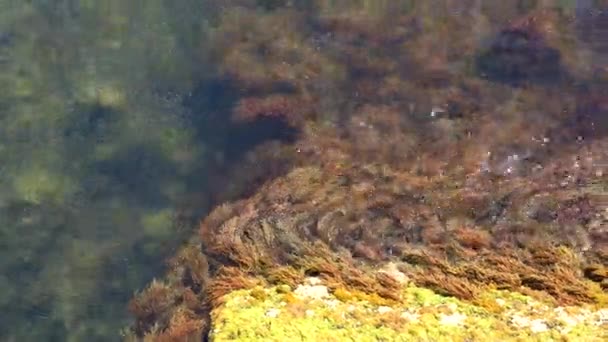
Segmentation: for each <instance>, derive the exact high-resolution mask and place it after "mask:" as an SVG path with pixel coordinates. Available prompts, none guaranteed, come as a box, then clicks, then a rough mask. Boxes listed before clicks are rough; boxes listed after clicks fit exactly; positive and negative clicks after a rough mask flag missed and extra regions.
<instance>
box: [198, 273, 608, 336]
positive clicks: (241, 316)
mask: <svg viewBox="0 0 608 342" xmlns="http://www.w3.org/2000/svg"><path fill="white" fill-rule="evenodd" d="M314 286H315V287H319V288H322V289H324V290H325V292H327V287H325V286H323V285H314ZM305 287H308V288H309V289H310V288H311V285H304V284H302V285H299V286H298V287H297V288H296V289H295V290H294V292H287V293H285V292H284V291H283V289H281V287H280V286H276V287H267V288H265V289H263V290H261V289H260V288H256V289H245V290H238V291H234V292H232V293H229V294H227V295H226V296H225V298H224V304H222V305H220V306H219V307H216V308H215V309H214V310H213V312H212V313H211V315H212V320H213V326H212V328H211V333H210V338H211V340H212V341H215V342H219V341H523V340H525V341H556V340H565V341H603V340H604V339H605V338H606V337H608V310H607V309H597V308H593V307H564V306H555V305H551V304H548V303H544V302H541V301H538V300H534V299H532V298H531V297H528V296H525V295H522V294H519V293H517V292H508V291H499V290H489V291H487V292H485V293H483V294H482V296H480V297H479V298H478V299H479V303H480V304H473V303H471V302H465V301H462V300H458V299H455V298H453V297H445V296H441V295H439V294H437V293H435V292H433V291H431V290H428V289H424V288H420V287H417V286H414V285H412V284H411V283H409V284H406V285H404V286H403V287H402V289H401V293H400V297H401V299H400V300H399V301H397V302H394V303H392V304H390V305H379V304H375V303H370V302H367V301H362V300H356V299H349V300H344V299H343V298H342V300H341V299H339V298H337V296H336V294H335V293H333V294H326V295H323V296H317V295H302V293H303V292H304V293H306V291H299V290H301V289H303V288H305ZM260 291H263V292H264V293H265V296H259V295H256V293H257V292H260ZM298 292H299V293H298ZM318 292H323V291H319V290H317V291H313V293H318Z"/></svg>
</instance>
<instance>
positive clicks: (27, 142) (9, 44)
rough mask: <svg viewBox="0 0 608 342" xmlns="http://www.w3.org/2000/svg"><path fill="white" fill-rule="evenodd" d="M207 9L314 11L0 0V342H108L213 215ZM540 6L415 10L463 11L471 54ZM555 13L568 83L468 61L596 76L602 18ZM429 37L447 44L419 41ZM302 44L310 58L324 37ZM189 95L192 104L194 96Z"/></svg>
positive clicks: (191, 0) (427, 15)
mask: <svg viewBox="0 0 608 342" xmlns="http://www.w3.org/2000/svg"><path fill="white" fill-rule="evenodd" d="M220 3H222V4H223V5H222V6H234V5H238V4H241V5H245V6H259V9H260V11H271V10H273V9H274V8H276V7H278V6H284V5H290V6H295V7H297V8H299V9H300V10H301V11H302V15H307V14H306V13H308V12H307V11H310V10H311V9H310V8H311V7H313V6H314V5H313V3H314V1H304V0H302V1H253V0H252V1H247V0H242V1H224V2H222V1H205V0H175V1H163V0H147V1H141V0H131V1H124V0H123V1H119V0H107V1H91V0H60V1H43V0H33V1H13V0H0V71H1V72H0V313H1V314H0V340H10V341H45V340H49V341H51V340H53V341H65V340H72V341H84V340H86V341H95V340H103V341H106V340H116V339H117V338H118V336H119V335H118V334H119V331H120V329H121V327H123V326H124V325H125V324H126V323H127V322H128V316H127V313H126V310H125V304H126V302H127V301H128V300H129V298H130V297H131V296H132V294H133V292H134V291H136V290H137V289H140V288H141V287H143V286H144V285H145V284H146V283H147V282H148V281H150V280H151V279H152V278H153V277H155V276H159V275H161V274H162V270H163V262H162V260H163V259H164V258H166V257H167V256H169V255H171V253H172V252H173V251H174V250H175V248H176V247H177V246H179V244H180V243H181V242H183V241H184V239H186V238H188V237H189V236H190V235H191V234H192V232H193V230H194V229H196V228H195V226H196V224H195V223H196V220H197V219H198V218H200V216H201V215H204V214H205V213H206V211H207V210H208V209H209V207H210V205H213V200H212V191H217V189H214V190H212V187H211V185H210V184H209V182H208V181H207V176H208V174H209V173H210V172H213V171H212V170H214V169H216V168H218V167H219V166H221V165H222V163H223V161H224V160H226V159H230V158H233V157H234V154H236V153H238V152H240V151H241V150H243V149H245V148H246V146H243V145H244V144H239V143H238V142H236V143H235V142H234V141H232V140H231V137H228V136H224V135H222V134H226V132H227V131H226V130H225V129H216V127H209V126H208V122H207V121H205V120H204V119H201V116H203V115H204V114H205V111H206V110H209V111H211V110H212V109H213V108H212V107H215V106H219V107H221V105H220V104H218V102H221V100H220V99H219V98H221V97H222V96H229V95H226V94H223V93H222V90H221V89H219V90H218V89H214V88H213V87H210V88H203V89H207V90H206V91H207V92H208V93H209V92H212V93H213V94H204V93H203V94H201V93H200V88H197V85H199V84H201V82H204V81H205V80H208V79H211V78H213V76H214V73H215V72H216V70H215V69H214V62H213V58H212V56H210V55H209V51H210V50H211V47H210V46H211V45H210V44H211V43H210V42H209V39H208V38H209V35H210V34H211V33H212V32H213V25H214V22H215V19H216V14H217V13H218V11H221V7H222V6H220V5H219V4H220ZM412 3H413V2H412V1H332V2H331V4H330V5H327V6H326V7H325V10H331V11H340V10H341V9H343V8H347V7H352V6H359V7H360V8H361V10H362V12H361V13H362V14H361V15H363V16H365V15H369V16H373V15H375V13H377V12H378V11H385V10H386V9H387V8H388V7H390V8H392V10H395V11H408V10H410V9H411V8H413V5H412ZM542 3H547V2H546V1H517V2H513V3H511V2H509V4H507V2H500V1H484V2H481V1H474V0H471V1H460V2H457V1H430V2H429V5H428V6H427V8H426V10H425V11H422V12H421V13H420V14H419V15H420V16H421V19H422V21H429V22H431V23H432V22H433V21H437V22H438V23H439V22H441V18H442V16H447V15H450V16H458V15H460V13H462V12H463V11H468V12H470V11H476V12H477V13H478V18H479V20H478V21H477V22H471V23H470V25H478V26H479V30H478V31H475V32H478V34H479V36H478V37H473V38H472V41H474V42H475V43H476V44H478V45H479V46H483V45H484V44H487V40H488V37H491V35H492V34H494V33H495V32H496V30H497V29H498V28H500V27H502V26H504V25H506V24H507V23H508V20H509V19H511V18H515V17H517V16H518V15H521V14H522V13H525V12H526V11H527V10H529V8H532V7H535V6H540V5H542ZM556 3H558V6H562V7H563V8H564V9H565V10H570V11H578V12H577V13H578V17H577V18H578V19H577V20H580V25H581V26H580V27H581V29H580V32H582V33H581V34H580V35H579V36H573V37H572V39H571V42H570V43H571V49H576V50H577V51H580V55H579V56H578V57H577V58H579V62H577V63H573V64H572V65H573V66H574V67H575V68H574V69H571V70H573V71H574V73H575V74H574V75H570V74H569V75H558V73H560V70H558V69H553V68H551V63H552V61H553V59H552V57H551V54H550V53H548V54H547V55H546V59H545V60H544V63H545V66H548V68H541V69H540V70H539V71H538V72H536V71H535V72H533V74H531V75H528V74H526V75H519V74H517V73H515V74H513V73H505V71H504V69H502V68H501V65H502V64H501V63H503V62H504V61H500V60H499V59H497V57H496V56H493V55H489V56H487V59H483V58H482V59H480V61H481V62H480V65H481V68H482V69H483V70H486V71H487V74H488V75H487V76H488V77H494V78H495V79H496V81H497V82H507V83H509V82H513V81H515V82H514V83H517V80H518V79H521V78H525V79H527V80H529V79H534V78H538V79H539V80H549V81H548V82H549V83H555V82H562V81H564V82H583V81H581V80H584V79H585V77H588V78H589V77H591V76H592V74H593V71H592V70H594V68H601V67H602V66H605V65H606V60H607V57H606V56H607V55H608V53H607V52H606V51H608V44H606V43H605V42H603V41H602V38H601V37H603V36H602V34H603V33H602V32H606V33H607V34H608V29H607V28H606V26H608V25H604V26H602V25H601V24H599V23H600V22H601V19H598V18H605V19H606V18H608V15H604V17H602V16H601V15H602V14H598V13H600V12H601V11H602V10H603V11H605V10H606V7H601V4H599V2H598V3H594V2H593V1H557V2H556ZM539 4H540V5H539ZM604 5H606V4H604ZM416 8H419V7H416ZM602 8H603V9H602ZM598 11H600V12H598ZM589 13H592V14H589ZM607 20H608V19H607ZM269 29H270V28H269ZM558 34H559V33H558ZM434 37H435V38H438V39H439V38H440V39H445V38H449V37H450V34H449V33H447V34H446V33H443V34H442V35H437V36H433V35H429V36H428V38H427V39H434ZM598 37H600V38H598ZM317 39H318V47H319V48H323V46H324V45H323V44H324V41H323V40H325V39H332V38H331V37H322V36H319V37H317ZM215 43H217V42H215ZM435 43H436V44H437V46H439V47H441V46H442V44H452V45H453V44H458V42H450V41H449V40H439V41H437V42H435ZM468 43H470V42H462V44H468ZM515 68H516V67H515ZM513 78H515V80H514V79H513ZM558 79H559V80H558ZM321 86H322V85H321ZM195 89H199V91H198V92H196V93H195V95H196V96H200V97H202V98H206V100H200V99H199V98H196V96H195V97H194V98H193V97H192V96H191V94H192V93H193V91H194V90H195ZM199 100H200V101H199ZM192 103H196V105H191V104H192ZM193 108H194V109H193ZM255 140H256V139H255V138H254V139H253V140H252V141H255ZM248 143H251V142H250V141H249V142H248ZM226 151H228V152H229V153H232V154H233V155H228V156H226V155H225V154H226ZM193 208H194V209H193Z"/></svg>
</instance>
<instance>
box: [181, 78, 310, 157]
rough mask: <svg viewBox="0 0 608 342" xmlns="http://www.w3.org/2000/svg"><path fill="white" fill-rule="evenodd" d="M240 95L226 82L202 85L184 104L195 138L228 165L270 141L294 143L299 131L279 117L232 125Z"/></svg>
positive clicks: (204, 83)
mask: <svg viewBox="0 0 608 342" xmlns="http://www.w3.org/2000/svg"><path fill="white" fill-rule="evenodd" d="M241 96H242V94H241V93H240V91H239V89H237V88H235V87H234V86H233V83H232V82H231V81H230V80H229V79H212V80H208V81H204V82H201V83H200V84H199V85H198V86H197V87H196V88H195V89H194V91H193V92H192V93H191V94H190V96H188V97H187V98H186V99H185V100H184V106H185V107H186V108H188V109H189V110H190V112H191V121H192V124H193V126H194V127H195V128H196V132H197V135H198V138H199V139H200V141H201V142H203V143H204V144H207V145H209V146H212V149H213V150H215V151H221V152H223V153H224V155H225V157H226V160H227V161H237V160H238V159H239V158H240V157H241V156H242V155H243V154H245V153H246V152H247V151H250V150H251V149H253V148H254V147H255V146H257V145H259V144H262V143H264V142H266V141H270V140H279V141H281V142H284V143H293V142H294V141H295V139H296V137H297V134H298V131H297V129H295V128H294V127H292V126H290V125H288V124H287V122H285V121H284V120H282V119H280V118H278V117H264V118H259V119H257V120H254V121H251V122H235V121H233V120H232V118H231V112H232V109H233V108H234V106H235V105H236V103H237V101H238V100H239V99H240V98H241Z"/></svg>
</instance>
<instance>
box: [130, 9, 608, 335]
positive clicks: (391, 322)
mask: <svg viewBox="0 0 608 342" xmlns="http://www.w3.org/2000/svg"><path fill="white" fill-rule="evenodd" d="M574 5H575V3H574V2H564V3H563V4H562V6H549V5H547V4H546V3H545V2H537V1H523V2H520V3H518V4H515V3H509V4H504V5H498V4H497V3H492V4H490V3H489V2H483V3H482V2H480V1H465V2H462V3H461V2H459V3H458V4H457V3H455V2H452V1H438V2H433V3H431V2H416V3H414V2H409V1H390V2H389V1H374V2H371V1H348V2H340V1H337V2H326V1H310V2H306V4H304V2H299V1H293V2H290V1H286V2H280V1H276V2H275V1H271V2H268V1H264V2H259V1H231V2H227V3H226V4H225V6H224V7H223V8H222V10H221V11H219V12H218V13H217V17H216V20H215V21H214V28H213V31H212V32H211V33H210V34H209V36H208V37H207V39H208V42H209V54H210V57H209V59H210V60H211V61H212V62H211V63H212V64H213V65H214V67H216V71H217V74H216V78H215V79H214V81H213V82H214V84H215V86H217V87H219V88H222V89H231V90H232V91H231V92H230V96H228V97H224V96H213V97H210V98H209V101H216V100H217V101H219V102H221V104H222V107H221V108H222V110H220V111H217V112H215V113H214V114H213V115H215V117H222V118H223V119H221V120H228V121H230V122H232V123H236V124H237V125H241V124H245V123H251V122H259V120H262V121H263V120H269V122H274V125H277V126H276V127H280V130H281V131H283V130H285V131H286V132H289V134H288V138H287V139H284V140H282V142H278V141H274V142H269V143H264V144H262V145H259V146H258V147H256V148H253V149H251V150H249V151H248V152H247V153H245V154H244V155H243V157H242V158H240V159H239V160H238V161H236V162H235V163H233V164H231V167H230V170H231V171H230V172H227V173H226V174H225V175H224V177H220V179H223V180H224V182H226V183H223V182H220V184H231V186H230V187H228V188H227V189H226V190H227V193H228V194H232V196H231V197H232V199H229V198H227V197H228V196H226V195H218V196H217V197H215V198H214V202H215V203H216V205H215V206H214V209H213V210H212V211H211V212H210V213H209V214H208V215H207V216H205V217H204V218H203V219H202V221H201V223H200V227H199V235H198V236H194V237H192V239H191V240H190V241H189V243H188V244H187V246H185V247H183V248H181V249H180V250H179V251H178V252H177V253H176V254H175V256H174V257H173V258H171V259H170V260H169V262H168V267H167V272H166V275H165V276H164V277H162V278H159V279H157V280H155V281H154V282H152V283H151V284H150V285H149V286H148V287H145V288H144V289H142V290H141V291H140V292H139V293H138V294H136V295H135V297H134V298H133V299H132V300H131V304H130V311H131V313H132V314H133V316H134V317H135V323H134V324H133V325H132V326H130V327H128V328H126V329H125V331H124V334H125V338H126V339H127V340H144V341H156V340H166V341H177V340H200V339H201V338H202V337H203V336H205V337H206V336H209V337H210V338H212V339H214V340H217V341H220V340H238V339H239V338H241V339H251V340H255V339H256V338H257V339H260V340H268V339H272V338H275V339H277V340H278V339H280V338H281V337H285V338H302V339H303V338H305V337H307V336H303V335H302V334H303V333H302V331H300V332H298V331H294V330H289V329H288V328H286V327H285V326H284V325H283V324H281V323H284V322H285V321H283V320H282V319H287V320H289V321H290V322H297V324H295V326H297V327H298V328H299V329H306V330H307V331H310V333H311V334H318V335H316V336H317V337H318V338H320V339H322V340H337V339H339V338H343V337H345V336H352V335H340V334H342V333H345V331H343V330H341V329H342V328H344V329H345V330H348V329H346V327H347V326H352V327H355V328H353V329H354V330H355V331H358V333H357V334H355V336H359V337H361V338H362V339H363V340H365V338H369V340H375V339H380V338H385V339H388V340H392V339H398V338H403V339H404V340H408V336H410V337H413V338H415V337H420V338H425V337H426V338H434V337H437V336H439V335H442V334H444V333H451V334H454V335H452V337H453V338H454V339H456V340H458V339H460V340H467V339H469V340H470V339H473V340H476V339H477V340H479V339H480V338H481V336H483V334H485V333H487V332H488V331H493V332H495V333H496V334H497V338H505V339H508V338H512V339H514V340H516V339H517V338H524V337H526V338H527V337H529V338H536V339H539V340H542V339H545V338H562V337H563V338H568V337H572V338H576V337H577V336H579V337H580V336H588V337H596V336H600V335H601V334H605V333H606V329H607V327H606V322H605V321H602V318H601V317H600V316H601V315H602V314H604V313H605V311H602V309H604V310H605V308H606V307H607V306H608V297H607V291H608V273H607V272H608V236H607V233H608V230H607V229H606V227H607V226H606V224H608V211H607V209H608V197H607V194H606V186H607V185H608V182H607V179H606V174H607V172H608V170H607V169H606V168H607V167H608V152H607V151H608V149H607V148H608V136H606V133H607V132H608V131H607V129H608V122H607V121H606V120H605V118H606V115H608V106H607V105H606V103H607V102H606V101H607V97H606V94H607V93H606V89H607V88H606V86H607V83H606V79H605V78H604V77H605V76H603V75H602V74H601V73H600V72H597V70H596V69H594V68H587V66H588V65H592V64H593V63H595V65H597V63H596V62H597V60H598V59H597V54H598V51H599V50H598V48H597V46H594V45H589V44H586V43H585V44H582V43H581V42H580V40H579V39H578V34H579V31H578V30H579V28H580V26H577V25H580V24H581V20H583V19H580V17H579V18H578V19H576V20H573V18H575V14H576V13H577V12H576V7H575V6H574ZM259 6H261V7H259ZM261 8H263V10H261ZM454 13H457V15H455V14H454ZM577 20H578V22H577ZM594 25H595V24H594ZM593 61H596V62H593ZM599 66H601V65H599ZM222 94H224V93H222ZM222 94H218V95H222ZM224 95H225V94H224ZM222 115H223V116H222ZM211 118H213V116H212V117H211ZM264 170H268V171H267V172H264ZM261 174H266V175H267V176H268V177H261V176H258V175H261ZM236 189H239V190H238V191H237V190H236ZM220 192H221V191H220ZM218 193H219V192H218ZM387 265H393V267H394V268H396V271H395V272H390V273H391V274H387V273H386V272H384V273H382V272H380V273H378V272H375V270H378V269H383V268H384V267H386V266H387ZM396 274H399V276H397V275H396ZM311 277H312V278H315V279H320V281H322V282H323V285H324V287H325V291H326V292H327V296H328V297H329V296H331V297H332V298H333V299H335V300H336V301H337V302H336V301H332V303H334V304H332V305H345V306H344V307H346V306H347V305H348V304H346V303H353V302H365V303H366V304H364V306H366V307H367V308H369V307H371V309H370V310H380V308H381V307H382V308H393V309H391V310H394V308H395V307H398V308H399V305H402V304H403V302H402V301H403V300H404V298H403V294H404V292H403V291H405V292H406V293H409V294H410V295H411V296H414V297H416V298H418V299H419V297H425V296H428V298H430V299H429V300H430V301H431V302H433V303H435V304H436V305H435V304H433V305H429V307H428V308H426V309H423V310H422V312H416V313H412V312H409V313H408V315H410V316H408V317H411V315H414V314H416V315H418V314H420V315H422V316H424V319H422V322H421V323H420V325H410V326H411V328H412V330H411V331H403V329H404V325H403V324H402V323H403V322H402V321H401V319H402V318H403V317H401V316H399V317H393V316H394V315H393V316H391V317H393V318H392V319H391V318H387V319H383V318H377V319H378V320H377V321H373V320H374V319H376V317H374V318H369V319H370V320H372V321H373V322H371V323H369V326H367V325H365V324H367V323H366V321H365V319H366V318H367V317H363V316H362V315H361V314H359V316H358V317H354V318H352V317H351V318H352V320H351V318H344V317H343V318H339V317H333V316H332V317H325V316H323V315H324V314H322V316H321V317H323V319H316V318H315V317H317V316H315V315H316V312H317V311H316V309H315V308H311V307H310V306H307V305H309V304H311V303H309V302H308V301H303V302H302V299H301V298H298V296H295V295H293V294H292V292H293V291H295V289H297V288H298V287H299V286H301V285H302V284H304V283H305V282H306V281H307V279H310V278H311ZM401 278H403V279H407V280H408V282H407V283H408V284H409V285H407V286H406V289H405V290H404V287H403V283H402V282H401V281H400V279H401ZM313 286H314V285H313ZM317 290H319V291H323V290H320V289H317ZM494 296H497V297H498V298H499V299H500V300H499V301H496V300H495V298H496V297H494ZM406 297H407V296H406ZM490 297H492V298H490ZM522 298H525V300H523V301H524V302H526V303H543V304H542V306H543V310H545V311H546V312H553V313H555V312H557V311H560V312H561V311H563V310H566V311H568V310H574V311H572V312H578V311H577V310H583V311H585V310H590V311H589V312H595V313H597V315H596V314H594V315H596V316H597V317H596V316H594V317H595V318H597V321H596V323H597V322H599V323H597V324H596V323H591V321H589V322H587V323H584V324H583V325H582V326H580V327H577V328H572V329H571V330H568V329H566V330H567V331H566V332H565V333H564V334H565V335H560V334H562V333H561V332H559V331H558V332H556V331H557V330H556V329H553V328H551V329H549V327H548V325H551V326H552V327H553V324H554V323H555V322H553V323H548V322H545V321H542V322H537V318H538V317H532V316H534V315H532V316H530V315H528V313H530V312H532V311H533V309H532V308H531V307H526V306H525V305H523V306H519V304H518V308H519V309H521V310H523V311H521V312H520V313H517V312H510V315H511V314H512V315H514V316H509V317H511V318H510V320H509V319H507V318H504V317H501V316H500V313H502V312H503V311H504V308H502V309H501V304H500V303H503V304H505V303H510V304H508V305H511V304H512V301H513V302H519V301H520V299H522ZM410 299H411V298H410ZM447 302H450V303H452V304H451V305H448V306H449V308H448V309H449V310H448V311H449V312H448V311H445V310H447V309H446V308H445V307H444V306H442V305H444V304H445V305H447V304H446V303H447ZM281 303H283V304H281ZM343 303H344V304H343ZM399 303H401V304H399ZM408 303H409V304H411V303H410V302H408ZM442 303H443V304H442ZM281 305H284V308H275V306H281ZM353 305H354V304H353ZM530 305H531V306H534V305H532V304H530ZM242 306H246V309H242V310H236V309H235V308H238V307H242ZM461 306H462V307H464V308H465V309H462V310H464V311H467V314H466V317H463V315H465V314H464V313H463V312H464V311H462V310H460V309H458V307H461ZM444 309H445V310H444ZM284 310H286V311H288V314H287V316H285V315H283V312H284ZM309 310H312V311H314V312H315V313H312V314H308V312H309ZM382 310H383V311H385V313H387V312H388V311H386V310H388V309H382ZM427 310H428V311H427ZM433 310H440V311H441V310H444V311H441V312H440V313H441V314H442V315H443V316H441V315H439V316H438V314H437V312H435V311H433ZM556 310H557V311H556ZM353 311H354V312H357V309H356V308H355V309H353ZM389 311H390V310H389ZM394 311H395V312H397V311H398V310H394ZM399 312H401V311H399ZM526 312H527V313H526ZM581 312H582V311H581ZM585 312H586V311H585ZM469 313H474V314H473V316H474V317H475V318H471V317H470V316H469ZM353 315H355V314H353ZM425 315H426V316H425ZM598 315H599V316H598ZM355 316H356V315H355ZM515 316H517V317H515ZM286 317H287V318H286ZM441 317H443V318H441ZM446 317H447V318H446ZM514 317H515V318H514ZM598 317H599V318H598ZM274 318H278V320H275V321H273V322H279V323H278V324H273V323H271V321H272V319H274ZM306 318H308V320H307V319H306ZM406 318H407V317H406ZM300 319H302V320H300ZM340 319H343V321H341V320H340ZM454 320H456V321H457V322H456V323H455V324H452V323H453V322H454ZM462 320H470V321H468V322H470V325H471V327H472V331H465V330H463V329H459V328H458V327H459V324H458V322H461V321H462ZM441 321H445V322H448V325H449V326H451V328H445V329H444V327H442V326H441V325H438V324H439V323H440V322H441ZM245 322H252V324H251V326H247V327H246V324H247V323H245ZM513 322H519V323H513ZM526 322H527V323H526ZM530 322H533V323H530ZM528 323H529V324H528ZM541 323H542V324H541ZM327 324H330V325H331V327H328V326H327ZM522 324H523V325H525V324H528V325H526V327H527V328H530V330H526V331H525V332H523V331H520V330H521V329H519V328H521V325H522ZM555 324H557V323H555ZM559 324H562V323H559ZM563 324H566V323H563ZM453 325H455V326H456V327H453ZM239 327H243V329H239ZM268 327H271V328H268ZM340 327H342V328H340ZM542 327H545V328H547V329H545V328H542ZM249 328H251V329H249ZM579 328H580V329H579ZM294 329H295V328H294ZM357 329H359V330H357ZM446 329H447V330H446ZM262 330H263V331H262ZM558 330H559V329H558ZM351 333H352V329H351ZM570 333H571V334H572V335H568V334H570ZM277 334H279V335H277ZM281 334H285V335H281ZM365 334H373V335H369V336H368V335H365ZM408 334H409V335H408ZM518 334H520V335H518ZM521 334H529V335H525V336H524V335H521ZM555 334H557V335H555ZM304 335H305V334H304ZM558 335H559V336H558Z"/></svg>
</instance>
